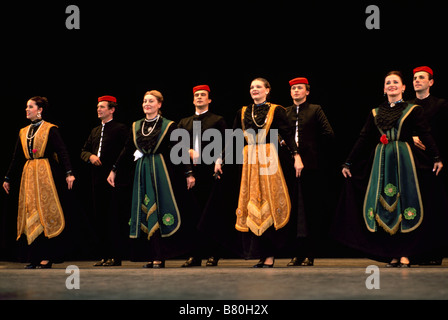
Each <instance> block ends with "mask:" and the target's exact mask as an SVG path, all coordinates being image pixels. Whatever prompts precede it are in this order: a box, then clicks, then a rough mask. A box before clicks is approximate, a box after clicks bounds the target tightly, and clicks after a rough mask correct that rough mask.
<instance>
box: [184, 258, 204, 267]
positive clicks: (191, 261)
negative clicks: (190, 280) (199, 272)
mask: <svg viewBox="0 0 448 320" xmlns="http://www.w3.org/2000/svg"><path fill="white" fill-rule="evenodd" d="M201 265H202V260H201V259H197V258H195V257H190V258H188V260H187V261H185V263H184V264H183V265H182V266H181V267H182V268H190V267H200V266H201Z"/></svg>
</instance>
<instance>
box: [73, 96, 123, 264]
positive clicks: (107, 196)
mask: <svg viewBox="0 0 448 320" xmlns="http://www.w3.org/2000/svg"><path fill="white" fill-rule="evenodd" d="M116 109H117V98H115V97H113V96H102V97H99V98H98V105H97V113H98V118H99V119H100V120H101V125H99V126H97V127H95V128H93V129H92V131H91V133H90V135H89V137H88V138H87V140H86V142H85V143H84V146H83V148H82V151H81V159H82V160H83V161H84V162H85V163H87V164H89V167H90V169H91V177H92V196H93V211H94V219H95V224H96V230H98V231H97V234H98V238H99V242H100V246H99V251H100V252H99V253H100V255H101V258H102V259H101V260H100V261H99V262H97V263H95V264H94V266H119V265H121V256H122V255H123V247H124V243H125V239H126V230H127V221H128V220H129V217H128V216H127V214H124V213H127V210H126V208H127V207H128V206H129V205H128V204H127V202H126V200H127V199H128V198H130V196H129V197H128V196H127V193H128V189H130V188H129V185H130V181H129V180H130V179H129V178H128V177H129V174H121V175H120V176H119V179H117V181H116V185H117V187H116V188H112V187H111V186H110V185H109V184H108V183H107V180H106V179H107V177H108V175H109V173H110V171H111V170H112V168H113V165H114V164H115V160H116V159H117V158H118V156H119V155H120V152H121V150H122V149H123V147H124V144H125V143H126V141H127V139H128V136H129V129H128V128H127V127H126V126H125V125H124V124H122V123H119V122H117V121H116V120H114V114H115V112H116Z"/></svg>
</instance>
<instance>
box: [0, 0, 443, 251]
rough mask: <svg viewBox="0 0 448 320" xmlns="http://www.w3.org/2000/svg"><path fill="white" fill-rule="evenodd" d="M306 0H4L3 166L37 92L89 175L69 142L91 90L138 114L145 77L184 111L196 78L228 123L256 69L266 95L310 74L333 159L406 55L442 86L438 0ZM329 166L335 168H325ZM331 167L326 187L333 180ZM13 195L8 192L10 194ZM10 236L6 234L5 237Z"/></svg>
mask: <svg viewBox="0 0 448 320" xmlns="http://www.w3.org/2000/svg"><path fill="white" fill-rule="evenodd" d="M309 2H310V3H305V1H285V2H280V1H270V2H267V1H264V2H258V1H240V2H227V1H225V2H217V3H214V2H205V3H200V2H192V1H167V2H161V3H159V2H157V1H146V2H142V1H136V2H134V1H126V2H125V1H116V2H114V3H110V2H97V1H95V2H94V3H93V2H79V1H77V2H73V3H71V2H64V1H58V2H57V3H56V4H54V3H50V2H49V1H39V2H35V3H33V4H30V3H22V2H18V3H15V4H7V5H2V12H3V14H2V17H1V20H0V28H1V30H2V36H1V43H2V46H1V48H2V49H1V51H2V63H1V65H2V68H1V72H0V77H1V78H2V86H1V97H2V99H1V107H2V108H1V110H2V117H1V118H2V120H3V121H2V125H1V126H0V134H1V137H2V150H3V152H2V156H1V157H0V161H1V162H0V170H2V171H3V172H6V169H7V166H8V164H9V161H10V156H11V154H12V151H13V147H14V143H15V141H16V137H17V133H18V130H19V128H21V127H23V126H25V125H27V120H26V118H25V112H24V110H25V105H26V101H27V100H28V99H29V98H30V97H32V96H34V95H41V96H46V97H48V99H49V102H50V107H49V110H45V112H44V115H45V118H46V119H47V120H48V121H50V122H53V123H55V124H58V125H59V126H60V129H61V132H62V134H63V137H64V139H65V141H66V144H67V145H68V148H69V150H70V153H71V156H72V161H73V163H74V166H75V170H76V172H77V178H78V179H77V181H76V182H75V183H76V184H78V190H79V189H82V186H83V185H84V184H86V183H88V182H87V179H88V174H87V173H86V168H85V167H84V166H83V165H82V164H81V161H80V158H79V153H80V149H81V147H82V145H83V143H84V141H85V139H86V138H87V136H88V134H89V132H90V130H91V128H93V127H94V126H96V125H98V119H97V118H96V103H97V102H96V99H97V97H98V96H101V95H105V94H110V95H114V96H116V97H117V98H118V102H119V109H118V111H117V114H116V118H117V119H118V120H120V121H122V122H125V123H127V124H131V123H132V121H134V120H136V119H139V118H141V117H142V116H143V113H142V110H141V101H142V97H143V94H144V93H145V92H146V91H147V90H151V89H157V90H159V91H161V92H162V93H163V95H164V97H165V102H164V104H163V107H162V108H163V109H162V111H163V114H164V116H165V117H167V118H169V119H172V120H175V121H178V120H180V119H181V118H182V117H185V116H188V115H190V114H192V112H193V110H194V108H193V104H192V91H191V89H192V87H193V86H195V85H198V84H205V83H206V84H209V85H210V87H211V90H212V99H213V102H212V105H211V108H212V109H213V110H214V111H215V112H216V113H218V114H221V115H223V116H224V117H225V118H226V120H227V122H228V124H229V125H231V124H232V122H233V118H234V115H235V113H236V111H237V110H238V109H239V108H240V107H241V106H242V105H244V104H247V103H250V102H251V101H250V96H249V90H248V89H249V85H250V81H251V80H252V79H253V78H255V77H264V78H266V79H268V80H269V81H270V83H271V85H272V88H273V90H272V94H271V97H272V98H271V101H272V102H275V103H278V104H282V105H284V106H288V105H290V104H291V99H290V96H289V84H288V80H290V79H292V78H294V77H297V76H305V77H307V78H308V79H309V80H310V84H311V95H310V96H309V101H310V102H312V103H318V104H321V105H322V106H323V108H324V111H325V113H326V114H327V117H328V118H329V120H330V123H331V124H332V126H333V128H334V130H335V133H336V136H337V148H336V152H335V153H334V155H333V157H332V159H331V160H332V161H333V163H337V164H339V163H341V162H342V161H343V159H344V158H345V156H346V154H347V153H348V151H349V149H350V147H351V146H352V145H353V143H354V140H355V139H356V136H357V134H358V132H359V130H360V129H361V127H362V125H363V123H364V120H365V118H366V116H367V114H368V112H369V110H370V109H371V108H372V107H375V106H376V105H378V104H379V103H380V102H382V101H383V100H384V97H383V88H382V86H383V77H384V75H385V74H386V73H387V72H388V71H390V70H401V71H402V72H403V73H404V75H405V78H406V84H407V85H408V87H407V90H406V93H405V98H408V99H409V98H412V97H413V89H412V69H413V68H414V67H416V66H420V65H428V66H430V67H432V68H433V69H434V72H435V86H434V88H433V90H432V93H433V94H434V95H436V96H439V97H445V98H446V97H448V92H447V91H448V63H447V61H446V59H447V54H446V53H445V52H446V44H445V36H444V35H445V34H446V31H447V27H446V23H445V19H446V15H447V12H448V5H443V4H442V2H438V3H431V2H429V1H425V2H412V3H409V2H406V1H389V2H387V3H386V2H377V1H376V2H375V1H373V2H365V1H357V2H356V3H349V2H348V1H345V2H328V1H326V2H325V1H324V2H312V3H311V1H309ZM70 4H75V5H77V6H78V7H79V9H80V29H79V30H68V29H67V28H66V26H65V20H66V18H67V17H68V16H69V15H68V14H66V13H65V9H66V7H67V6H68V5H70ZM370 4H375V5H377V6H378V7H379V9H380V29H379V30H368V29H367V28H366V26H365V21H366V19H367V17H368V14H366V13H365V10H366V7H367V6H368V5H370ZM335 176H337V177H339V175H337V174H336V175H335ZM338 183H339V182H338V181H335V185H334V189H335V193H336V194H337V192H338ZM0 200H1V203H2V205H1V210H2V211H1V212H0V221H1V227H0V232H1V233H2V234H1V239H2V248H1V249H2V251H1V252H2V253H0V258H1V257H4V256H9V254H10V252H9V251H11V243H13V238H14V233H15V220H14V219H15V217H14V214H15V213H14V212H7V210H5V209H4V208H5V204H6V203H7V201H6V197H5V195H4V192H3V191H2V192H1V196H0ZM10 201H12V200H11V199H10ZM11 239H12V242H11Z"/></svg>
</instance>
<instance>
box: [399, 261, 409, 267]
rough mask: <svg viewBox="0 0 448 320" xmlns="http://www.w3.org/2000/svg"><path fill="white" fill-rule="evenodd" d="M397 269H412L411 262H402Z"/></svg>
mask: <svg viewBox="0 0 448 320" xmlns="http://www.w3.org/2000/svg"><path fill="white" fill-rule="evenodd" d="M397 267H399V268H410V267H411V263H410V262H409V263H402V262H400V263H399V264H398V266H397Z"/></svg>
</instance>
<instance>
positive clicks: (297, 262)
mask: <svg viewBox="0 0 448 320" xmlns="http://www.w3.org/2000/svg"><path fill="white" fill-rule="evenodd" d="M302 261H303V260H302V259H299V258H297V257H294V258H292V259H291V261H289V262H288V264H287V265H286V266H287V267H298V266H300V265H301V264H302Z"/></svg>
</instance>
